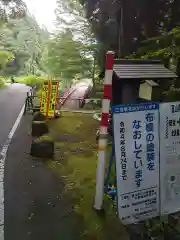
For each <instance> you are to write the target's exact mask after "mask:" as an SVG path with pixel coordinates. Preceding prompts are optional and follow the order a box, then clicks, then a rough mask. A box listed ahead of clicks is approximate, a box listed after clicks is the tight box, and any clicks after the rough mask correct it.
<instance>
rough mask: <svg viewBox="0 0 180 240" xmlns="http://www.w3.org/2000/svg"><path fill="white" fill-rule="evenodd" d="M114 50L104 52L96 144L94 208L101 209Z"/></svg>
mask: <svg viewBox="0 0 180 240" xmlns="http://www.w3.org/2000/svg"><path fill="white" fill-rule="evenodd" d="M113 64H114V52H111V51H109V52H107V54H106V71H105V78H104V96H103V100H102V114H101V125H100V136H99V144H98V163H97V171H96V195H95V202H94V208H95V209H96V210H101V209H102V208H103V199H104V175H105V165H106V148H107V128H108V118H109V108H110V100H111V89H112V76H113Z"/></svg>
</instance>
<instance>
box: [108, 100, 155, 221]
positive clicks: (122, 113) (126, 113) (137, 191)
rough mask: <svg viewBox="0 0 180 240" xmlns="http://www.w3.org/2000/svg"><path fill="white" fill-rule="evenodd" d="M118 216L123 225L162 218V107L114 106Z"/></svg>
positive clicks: (140, 105) (147, 104)
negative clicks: (160, 201) (159, 126)
mask: <svg viewBox="0 0 180 240" xmlns="http://www.w3.org/2000/svg"><path fill="white" fill-rule="evenodd" d="M112 110H113V125H114V126H113V127H114V144H115V159H116V175H117V196H118V214H119V218H120V219H121V221H122V222H123V223H124V224H131V223H136V222H139V221H141V220H145V219H149V218H152V217H156V216H158V215H159V132H158V125H159V104H156V103H146V104H138V105H136V104H135V105H134V104H133V105H124V106H123V105H121V106H115V107H113V109H112Z"/></svg>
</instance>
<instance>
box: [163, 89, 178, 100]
mask: <svg viewBox="0 0 180 240" xmlns="http://www.w3.org/2000/svg"><path fill="white" fill-rule="evenodd" d="M163 100H164V101H169V102H173V101H180V89H179V88H174V87H171V88H170V89H169V90H168V91H167V92H165V93H164V98H163Z"/></svg>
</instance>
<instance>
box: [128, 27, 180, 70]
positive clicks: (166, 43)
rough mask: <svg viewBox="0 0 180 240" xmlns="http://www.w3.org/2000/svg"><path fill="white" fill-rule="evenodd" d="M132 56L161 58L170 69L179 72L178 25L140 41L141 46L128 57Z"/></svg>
mask: <svg viewBox="0 0 180 240" xmlns="http://www.w3.org/2000/svg"><path fill="white" fill-rule="evenodd" d="M132 57H135V58H141V59H161V60H162V61H164V63H165V64H166V65H167V66H168V67H170V68H171V70H172V71H174V72H176V73H177V74H179V72H180V69H179V67H180V66H179V59H180V27H176V28H174V29H172V30H171V31H170V32H165V33H163V34H162V35H160V36H158V37H154V38H150V39H148V40H146V41H144V42H142V46H141V47H140V48H139V49H138V51H137V52H136V53H134V54H132V55H131V56H130V58H132Z"/></svg>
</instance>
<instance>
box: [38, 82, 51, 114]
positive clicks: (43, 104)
mask: <svg viewBox="0 0 180 240" xmlns="http://www.w3.org/2000/svg"><path fill="white" fill-rule="evenodd" d="M48 94H49V84H48V81H45V82H44V84H43V88H42V92H41V106H40V112H41V113H42V114H44V115H46V112H47V108H48Z"/></svg>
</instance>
